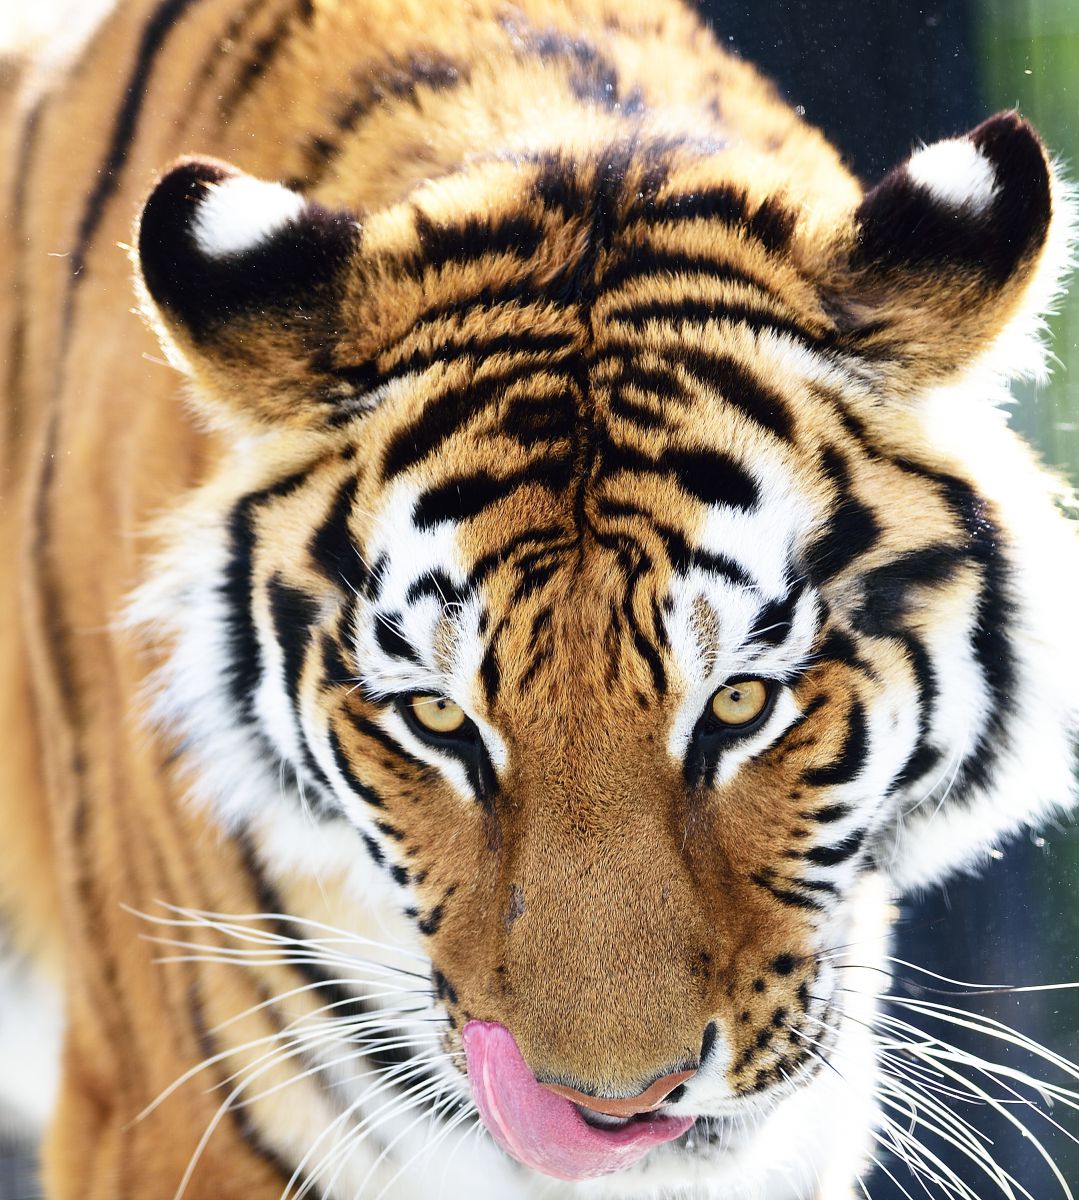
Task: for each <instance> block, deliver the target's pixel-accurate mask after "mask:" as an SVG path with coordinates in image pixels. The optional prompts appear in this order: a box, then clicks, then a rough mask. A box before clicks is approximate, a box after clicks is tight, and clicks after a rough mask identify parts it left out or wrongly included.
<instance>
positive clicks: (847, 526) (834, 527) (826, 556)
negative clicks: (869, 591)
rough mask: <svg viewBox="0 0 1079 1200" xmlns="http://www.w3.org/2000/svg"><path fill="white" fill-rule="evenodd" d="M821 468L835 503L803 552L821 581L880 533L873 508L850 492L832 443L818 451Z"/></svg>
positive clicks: (847, 473) (847, 474) (841, 568)
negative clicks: (825, 520) (827, 480)
mask: <svg viewBox="0 0 1079 1200" xmlns="http://www.w3.org/2000/svg"><path fill="white" fill-rule="evenodd" d="M821 470H822V472H823V473H824V475H825V476H826V477H827V478H828V479H829V481H830V482H831V483H832V485H833V487H834V488H835V490H836V498H835V503H834V506H833V509H832V514H831V517H830V518H829V520H828V525H827V526H826V528H825V531H824V533H823V534H822V535H821V536H820V537H819V538H817V540H816V541H815V542H814V543H813V545H812V546H811V547H810V548H809V550H808V551H807V553H806V563H807V569H808V571H809V573H810V576H811V578H812V579H813V580H814V582H816V583H824V582H827V581H828V580H829V579H832V578H834V577H835V576H836V575H838V574H839V573H840V572H841V571H844V570H845V569H846V568H847V567H849V566H850V565H851V564H852V563H853V562H854V561H855V560H856V559H858V558H860V557H861V556H862V555H863V554H865V553H866V552H867V551H868V550H871V549H872V548H873V547H874V546H875V545H876V544H877V539H878V538H879V536H880V526H879V524H878V523H877V519H876V517H875V515H874V514H873V510H872V509H871V508H869V507H867V506H866V505H865V504H863V503H862V502H861V501H860V500H858V499H857V497H856V496H855V495H854V493H853V491H852V488H851V478H850V471H849V469H848V467H847V463H846V460H845V459H844V458H843V456H842V455H841V454H840V453H839V452H838V451H837V450H835V449H834V448H833V447H827V448H826V449H825V450H824V452H823V453H822V454H821Z"/></svg>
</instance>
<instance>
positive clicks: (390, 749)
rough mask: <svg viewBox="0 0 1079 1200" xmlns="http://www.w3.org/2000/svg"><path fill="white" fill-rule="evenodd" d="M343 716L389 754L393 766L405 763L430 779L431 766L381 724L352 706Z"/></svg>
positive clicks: (363, 735)
mask: <svg viewBox="0 0 1079 1200" xmlns="http://www.w3.org/2000/svg"><path fill="white" fill-rule="evenodd" d="M345 716H346V717H347V718H348V721H349V724H350V725H351V726H352V728H353V729H355V730H356V732H357V733H358V734H359V735H360V736H361V737H365V738H369V739H370V740H371V741H373V742H376V743H377V744H378V745H379V746H381V747H382V749H383V750H385V751H386V752H387V753H388V754H389V755H390V760H391V762H392V764H393V766H394V767H395V768H396V767H399V766H400V765H401V764H402V763H407V764H408V765H409V766H410V767H412V768H413V769H415V770H416V771H419V772H420V775H421V777H422V778H424V779H430V778H431V776H432V773H433V772H432V768H431V767H429V766H428V765H427V764H426V763H425V762H424V761H423V760H422V759H420V758H417V757H416V756H415V755H414V754H413V753H412V752H411V751H410V750H406V749H405V747H404V746H402V745H401V743H400V742H399V741H397V739H396V738H394V737H392V736H391V735H390V734H388V733H387V732H386V731H385V730H384V729H383V728H382V726H381V725H376V724H375V722H374V721H372V720H370V718H368V717H365V716H363V714H362V713H358V712H356V710H355V709H354V708H348V709H346V711H345Z"/></svg>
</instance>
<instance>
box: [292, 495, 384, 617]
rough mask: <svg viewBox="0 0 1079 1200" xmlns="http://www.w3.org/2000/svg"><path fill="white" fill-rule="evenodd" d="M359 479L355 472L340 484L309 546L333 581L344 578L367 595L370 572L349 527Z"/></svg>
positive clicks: (320, 567)
mask: <svg viewBox="0 0 1079 1200" xmlns="http://www.w3.org/2000/svg"><path fill="white" fill-rule="evenodd" d="M359 487H360V481H359V479H358V478H357V477H355V476H353V477H351V478H349V479H347V480H345V482H344V483H343V484H342V485H341V486H340V488H338V490H337V495H336V496H335V497H334V501H333V504H332V505H331V507H330V511H329V512H328V513H327V515H326V518H325V520H324V521H323V522H322V524H321V525H320V526H319V527H318V529H317V530H316V532H315V534H314V536H313V537H312V538H311V541H310V542H309V544H308V547H307V550H308V553H309V554H310V556H311V559H312V561H313V562H314V563H315V564H316V565H317V566H318V569H319V570H320V571H321V572H322V574H323V575H325V576H326V578H327V579H329V580H330V581H331V582H333V583H339V582H342V581H343V582H344V583H345V584H346V586H347V587H348V588H349V590H350V591H352V592H353V593H354V594H357V593H358V594H360V595H367V594H368V591H369V588H370V585H371V573H370V571H369V570H368V569H367V564H366V563H365V562H364V560H363V557H362V555H361V554H360V549H359V547H358V546H357V545H356V542H355V540H354V539H353V537H352V534H351V532H350V530H349V519H350V518H351V516H352V513H353V510H354V509H355V507H356V496H357V493H358V492H359Z"/></svg>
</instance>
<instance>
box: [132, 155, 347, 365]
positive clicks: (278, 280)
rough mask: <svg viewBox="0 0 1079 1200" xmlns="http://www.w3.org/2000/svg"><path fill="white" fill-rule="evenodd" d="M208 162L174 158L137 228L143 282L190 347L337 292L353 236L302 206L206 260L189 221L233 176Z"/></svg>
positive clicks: (336, 217) (341, 221) (315, 207)
mask: <svg viewBox="0 0 1079 1200" xmlns="http://www.w3.org/2000/svg"><path fill="white" fill-rule="evenodd" d="M239 174H240V173H239V172H238V171H236V170H235V168H233V167H231V166H229V165H228V164H227V163H223V162H218V161H215V160H213V159H201V158H188V159H183V160H181V161H180V162H179V163H178V164H177V165H176V166H174V167H173V168H172V169H171V170H170V171H169V172H168V173H167V174H166V175H164V176H163V178H162V179H161V180H160V181H159V182H158V184H157V186H156V187H155V188H154V190H153V192H152V193H151V195H150V198H149V199H148V200H147V202H146V206H145V208H144V209H143V213H142V219H141V221H140V223H139V232H138V252H139V263H140V266H141V270H142V277H143V280H144V281H145V284H146V288H147V291H148V292H149V294H150V297H151V298H152V299H153V300H154V302H155V303H156V304H157V305H158V306H159V307H160V308H161V309H162V310H163V315H164V316H165V317H166V320H167V323H168V324H169V325H170V326H175V325H179V326H180V327H181V329H182V330H183V331H184V332H186V333H187V334H188V336H190V338H191V340H192V341H194V342H195V343H196V344H197V343H200V342H204V341H206V340H207V339H210V338H212V337H213V336H214V334H215V333H217V332H219V331H220V330H221V329H222V328H223V327H225V326H227V325H228V324H229V323H231V322H232V321H234V320H236V319H237V318H242V317H254V316H262V315H264V316H266V317H268V318H274V317H275V318H276V319H277V320H278V321H280V320H282V319H287V318H288V315H289V314H290V313H297V312H302V311H303V310H306V309H310V308H320V307H322V306H324V305H325V304H326V303H327V302H332V298H333V297H334V296H335V295H336V294H337V292H338V290H339V285H340V281H341V278H342V276H343V273H344V271H345V269H346V268H347V266H348V264H349V262H350V261H351V258H352V255H353V253H354V251H355V249H356V247H357V244H358V242H359V238H360V231H359V226H358V225H357V223H356V220H355V218H354V217H353V216H352V215H351V214H349V213H344V212H333V211H331V210H329V209H326V208H324V207H323V206H322V205H320V204H317V203H314V202H311V201H308V202H306V203H304V205H303V207H302V209H300V211H299V212H298V214H297V215H296V216H295V217H294V218H293V219H291V220H289V221H287V222H286V223H285V224H284V225H283V226H282V227H281V228H279V229H277V230H275V231H274V232H273V233H272V234H270V235H269V236H267V237H265V238H264V239H262V240H261V241H258V242H257V243H256V244H254V245H252V246H251V247H250V248H247V249H244V250H241V251H237V252H234V253H227V254H221V255H209V254H207V253H205V252H204V250H203V249H202V248H201V247H200V245H199V242H198V238H197V236H196V222H197V219H198V214H199V208H200V206H201V205H202V204H203V203H204V202H205V201H206V200H207V199H208V198H209V196H210V195H211V192H212V189H213V188H215V187H217V186H218V185H220V184H222V183H224V182H226V181H227V180H229V179H233V178H236V177H238V176H239Z"/></svg>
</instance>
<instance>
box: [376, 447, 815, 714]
mask: <svg viewBox="0 0 1079 1200" xmlns="http://www.w3.org/2000/svg"><path fill="white" fill-rule="evenodd" d="M495 457H496V456H492V461H493V460H494V458H495ZM703 457H704V456H703V455H702V458H703ZM672 463H673V465H672V467H671V470H670V476H669V478H667V477H663V478H662V480H661V486H660V488H659V491H658V492H657V491H656V479H655V478H654V476H655V475H656V471H655V470H654V469H652V470H646V471H645V472H644V477H645V479H646V483H645V485H644V486H643V487H642V484H641V480H640V478H639V477H638V476H636V475H635V474H634V472H632V471H630V470H627V469H626V468H625V466H624V464H621V463H620V464H618V466H617V469H615V470H614V471H613V472H611V473H610V474H609V477H607V478H604V475H603V472H602V471H596V472H595V475H594V478H593V479H592V481H591V483H590V485H589V486H588V487H587V488H586V489H585V495H584V498H583V501H582V502H581V503H578V502H577V501H576V498H575V496H574V495H573V494H572V491H571V490H567V491H566V492H564V493H563V494H561V495H556V494H552V493H551V492H550V491H549V489H545V487H544V486H543V483H542V475H541V476H540V478H541V482H540V483H536V481H535V480H532V481H530V482H529V483H527V484H525V485H523V488H522V490H523V491H524V492H525V493H526V497H525V500H524V502H523V503H521V504H520V505H518V506H516V507H515V506H513V505H512V504H511V505H510V506H509V507H508V508H507V507H506V504H505V503H498V504H495V505H493V506H492V507H491V508H489V509H487V510H485V511H483V512H481V513H480V514H478V515H473V516H471V517H468V518H466V519H461V520H453V519H449V518H447V517H444V516H442V515H439V516H436V517H432V515H431V507H432V506H431V496H432V494H437V493H439V492H440V491H443V490H445V486H446V485H445V481H444V480H442V481H438V480H432V479H431V477H430V475H429V474H428V475H427V477H426V478H416V477H414V476H407V477H399V478H397V479H396V480H395V481H394V482H393V484H392V485H391V486H390V488H389V491H388V493H387V494H386V495H385V497H384V499H383V502H382V505H381V507H380V508H379V509H378V511H377V513H376V514H375V520H374V521H373V524H372V525H371V534H370V537H369V539H368V544H367V546H366V548H365V556H366V558H367V560H368V562H369V564H370V565H371V567H372V570H373V577H374V586H373V588H372V595H371V598H370V604H369V607H368V611H367V613H366V615H365V616H366V619H364V620H363V621H362V622H361V625H360V627H359V628H358V630H357V635H358V638H359V642H360V644H359V661H360V663H361V664H362V671H363V678H364V683H365V685H366V687H367V688H368V689H369V690H370V691H371V692H373V693H380V694H399V693H401V692H404V691H415V690H424V691H432V692H439V693H443V694H447V695H451V696H453V698H454V699H455V700H457V701H458V702H459V703H461V704H462V705H463V706H464V707H465V708H466V709H467V710H469V711H470V712H471V713H472V714H473V715H476V714H477V713H479V712H482V711H483V709H484V700H485V697H484V692H485V690H486V693H487V696H486V698H487V699H490V691H491V689H490V678H489V676H490V672H491V670H492V664H494V666H493V669H495V670H497V671H498V672H499V674H505V675H508V676H511V677H513V676H515V677H517V678H518V679H521V678H530V677H531V676H532V675H533V674H535V672H536V669H537V668H538V667H539V666H542V665H544V664H545V663H546V662H547V661H550V660H554V659H556V658H557V657H558V656H557V655H555V654H554V653H552V652H551V645H550V643H551V640H552V639H553V638H559V637H562V638H565V634H566V631H567V630H569V629H572V630H573V631H574V632H575V634H576V635H577V638H578V639H579V640H580V643H581V645H582V646H584V645H586V644H588V643H589V642H591V644H592V645H599V644H600V643H601V642H602V643H604V644H605V645H608V646H609V642H610V635H612V634H614V635H616V636H617V637H623V636H624V637H628V640H629V641H630V643H631V644H633V645H634V646H635V647H636V650H637V652H638V654H639V655H640V656H643V657H644V658H646V659H655V660H658V659H660V658H661V657H662V658H666V659H667V660H669V662H668V666H667V667H666V668H662V670H661V672H657V671H656V670H654V669H653V670H652V672H651V673H652V680H653V684H654V685H655V686H656V690H658V691H660V692H663V691H665V690H666V683H667V676H668V675H673V676H674V678H675V679H676V680H677V681H679V690H682V688H683V687H689V688H694V687H696V686H698V685H699V684H700V683H701V680H702V679H707V678H711V676H712V675H713V674H714V673H715V671H718V670H723V669H727V670H728V674H730V673H733V672H734V671H736V670H748V669H750V668H757V669H760V670H762V671H763V670H767V671H769V672H771V673H773V674H779V675H782V674H784V673H788V672H789V671H790V670H792V669H793V666H792V664H794V663H795V662H797V661H799V660H800V659H801V657H802V656H803V655H804V654H805V652H806V650H807V648H808V646H807V644H806V638H807V637H808V632H807V630H808V624H807V622H808V623H809V624H811V623H812V622H811V620H810V617H811V615H812V614H813V613H814V612H815V611H816V606H815V602H813V601H812V600H811V599H810V598H809V595H808V593H807V590H806V589H805V587H804V584H803V583H802V581H800V580H799V578H798V576H797V573H796V563H797V559H798V551H799V548H800V546H801V545H802V544H803V543H804V541H805V538H806V536H807V533H808V532H809V530H810V529H811V527H812V520H811V517H810V512H811V509H810V508H809V507H808V506H807V505H806V504H804V503H799V498H798V496H797V495H796V494H795V484H794V481H793V479H792V478H791V476H790V473H789V472H788V471H787V470H786V469H785V467H784V465H783V463H782V460H781V457H780V456H776V455H773V456H771V457H769V456H768V455H764V456H758V459H757V461H755V462H754V464H753V466H752V469H749V468H748V467H747V468H745V472H746V474H745V478H746V479H747V480H749V482H750V483H751V490H752V496H751V497H748V496H747V497H745V498H744V499H742V500H741V501H740V502H739V503H727V502H724V501H723V500H717V501H716V502H714V503H705V502H703V501H702V500H701V498H700V497H693V498H692V501H691V502H690V503H686V501H685V498H684V497H683V498H682V499H681V503H680V504H679V495H678V494H679V493H684V492H685V490H686V489H687V488H689V487H697V488H698V490H700V484H699V481H698V482H696V483H694V482H687V480H686V479H685V478H684V477H683V476H682V474H681V473H680V469H679V464H678V455H677V454H675V455H672ZM723 467H724V462H723V457H722V456H721V455H718V454H717V456H716V465H715V470H716V472H717V473H722V471H723ZM687 469H689V470H690V471H691V473H693V472H697V471H699V470H700V469H701V465H700V464H698V463H695V464H694V465H693V466H692V467H691V468H687ZM462 486H465V485H464V484H463V485H462ZM530 490H531V493H533V494H531V495H530V496H529V494H528V493H529V491H530ZM717 491H718V492H721V491H722V485H717ZM642 492H643V493H644V496H645V502H641V503H634V502H635V501H640V500H641V495H640V494H639V493H642ZM665 492H666V493H667V494H668V498H669V502H667V503H665V502H664V494H665ZM518 498H519V497H518ZM631 510H632V513H631ZM679 511H680V512H681V514H682V516H684V517H688V518H689V520H688V521H687V522H685V523H683V524H682V525H681V526H680V527H679V526H678V524H677V518H673V519H674V520H675V522H676V523H675V524H674V525H672V524H671V522H672V514H674V513H677V512H679ZM630 513H631V519H630V520H628V521H627V514H630ZM521 514H524V518H523V519H522V516H521ZM538 514H543V515H542V519H537V516H538ZM582 514H583V515H582ZM515 516H516V518H517V519H514V517H515ZM672 543H673V544H672ZM660 548H663V549H662V551H661V549H660ZM631 562H632V563H635V564H636V566H634V567H629V568H627V564H629V563H631ZM589 564H594V566H593V567H591V568H590V566H589ZM642 564H643V569H641V568H642ZM803 601H804V603H803ZM642 616H643V617H644V618H645V619H643V620H641V619H639V618H641V617H642ZM604 623H606V625H608V626H610V627H609V628H601V626H603V625H604ZM525 629H527V630H528V631H529V633H528V635H527V636H525V635H524V634H523V633H521V631H522V630H525ZM541 633H542V634H543V635H544V636H545V638H546V642H547V650H546V652H542V651H543V647H542V646H540V645H539V642H541V641H543V640H544V639H543V638H541V637H540V634H541ZM642 640H643V641H645V642H648V643H649V648H648V649H647V650H644V649H642V646H641V642H642ZM507 656H509V657H511V658H516V661H508V660H507ZM541 660H542V661H541ZM702 672H703V674H702Z"/></svg>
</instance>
